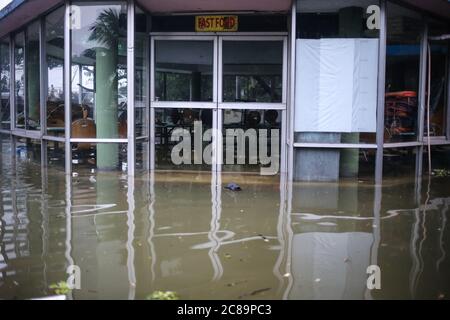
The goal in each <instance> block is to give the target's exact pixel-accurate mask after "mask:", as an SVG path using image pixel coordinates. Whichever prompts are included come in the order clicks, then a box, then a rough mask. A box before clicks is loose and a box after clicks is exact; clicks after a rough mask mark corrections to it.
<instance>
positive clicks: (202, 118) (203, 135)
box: [155, 108, 213, 170]
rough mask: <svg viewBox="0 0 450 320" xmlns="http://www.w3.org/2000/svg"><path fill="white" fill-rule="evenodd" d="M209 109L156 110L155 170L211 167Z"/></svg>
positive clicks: (204, 168)
mask: <svg viewBox="0 0 450 320" xmlns="http://www.w3.org/2000/svg"><path fill="white" fill-rule="evenodd" d="M212 113H213V112H212V110H211V109H187V108H161V109H155V159H156V160H155V162H156V169H164V170H170V169H176V170H211V161H212V158H211V155H212V154H211V148H212V131H211V130H210V129H212Z"/></svg>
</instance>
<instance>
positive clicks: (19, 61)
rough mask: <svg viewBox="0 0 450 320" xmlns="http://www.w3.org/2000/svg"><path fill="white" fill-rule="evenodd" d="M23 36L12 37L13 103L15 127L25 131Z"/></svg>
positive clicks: (19, 34)
mask: <svg viewBox="0 0 450 320" xmlns="http://www.w3.org/2000/svg"><path fill="white" fill-rule="evenodd" d="M24 66H25V34H24V33H23V32H20V33H18V34H16V35H15V37H14V79H15V84H14V103H15V106H14V107H15V117H16V121H15V127H16V128H20V129H25V70H24Z"/></svg>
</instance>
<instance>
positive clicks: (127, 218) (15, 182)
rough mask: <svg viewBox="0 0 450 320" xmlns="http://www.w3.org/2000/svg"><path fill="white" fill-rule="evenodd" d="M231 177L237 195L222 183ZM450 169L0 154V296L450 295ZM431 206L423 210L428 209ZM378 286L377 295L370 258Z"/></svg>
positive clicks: (240, 296)
mask: <svg viewBox="0 0 450 320" xmlns="http://www.w3.org/2000/svg"><path fill="white" fill-rule="evenodd" d="M230 181H233V182H237V183H238V184H240V186H241V187H242V191H240V192H232V191H229V190H226V189H224V185H225V184H226V183H228V182H230ZM449 186H450V178H433V179H432V180H431V183H430V184H428V180H427V179H424V181H422V182H419V183H415V182H414V180H411V179H407V178H405V179H400V178H397V179H386V180H385V183H384V186H383V187H382V188H375V187H374V186H373V185H372V184H371V183H370V182H366V181H343V182H341V183H295V184H286V183H285V182H284V177H261V176H245V175H240V176H239V175H236V174H233V175H231V174H225V173H224V174H222V175H220V176H217V175H212V174H210V173H181V172H179V173H173V172H172V173H169V172H159V173H156V172H155V173H147V174H142V175H138V176H137V177H135V178H134V179H131V178H127V176H126V175H123V174H121V173H102V174H95V175H90V174H83V173H80V174H79V175H78V176H73V177H70V176H69V177H68V176H65V175H64V173H63V172H62V171H60V170H57V169H55V168H48V169H42V170H41V166H40V165H39V164H34V163H30V162H28V161H18V162H17V163H15V164H13V163H12V162H11V161H10V157H8V156H5V154H3V157H2V161H1V176H0V192H1V193H0V298H2V299H29V298H37V297H44V296H48V295H53V294H54V292H53V290H52V289H50V288H49V286H50V285H51V284H54V283H57V282H59V281H65V280H66V279H67V277H68V275H67V274H66V268H67V267H68V266H69V265H77V266H79V268H80V271H81V274H80V275H81V288H80V289H75V290H73V291H72V292H70V293H69V294H67V297H68V298H70V299H110V298H111V299H145V298H146V297H147V296H148V295H149V294H151V293H152V292H154V291H175V292H176V293H177V294H178V295H179V297H180V298H181V299H421V298H425V299H447V298H448V297H450V258H449V256H450V252H449V251H450V249H449V245H450V228H449V227H450V226H449V221H450V218H449V206H450V188H449ZM425 203H426V205H425ZM370 265H377V266H379V268H380V279H381V282H380V284H381V288H380V289H372V290H369V289H368V288H367V279H368V276H369V274H368V273H367V272H366V270H367V268H368V266H370Z"/></svg>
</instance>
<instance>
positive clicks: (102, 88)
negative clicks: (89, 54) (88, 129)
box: [95, 45, 119, 170]
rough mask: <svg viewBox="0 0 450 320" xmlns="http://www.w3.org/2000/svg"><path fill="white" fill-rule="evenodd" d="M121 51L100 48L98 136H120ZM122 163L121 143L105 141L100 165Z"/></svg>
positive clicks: (105, 167)
mask: <svg viewBox="0 0 450 320" xmlns="http://www.w3.org/2000/svg"><path fill="white" fill-rule="evenodd" d="M117 64H118V52H117V45H112V46H111V49H105V48H98V49H97V50H96V67H95V78H96V79H95V85H96V94H95V108H96V118H95V120H96V126H97V138H117V137H118V131H119V130H118V103H117V94H118V80H117ZM118 164H119V145H118V144H115V143H103V144H98V145H97V168H98V169H99V170H115V169H117V166H118Z"/></svg>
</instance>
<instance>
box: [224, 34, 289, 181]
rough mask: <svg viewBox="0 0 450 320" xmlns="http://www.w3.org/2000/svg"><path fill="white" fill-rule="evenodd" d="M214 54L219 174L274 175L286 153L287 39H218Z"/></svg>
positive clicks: (277, 171)
mask: <svg viewBox="0 0 450 320" xmlns="http://www.w3.org/2000/svg"><path fill="white" fill-rule="evenodd" d="M219 54H220V56H219V85H218V90H219V103H218V107H219V112H218V124H219V127H220V129H221V131H222V144H221V148H219V149H218V157H219V159H218V161H222V166H221V167H219V169H221V170H222V171H232V172H242V173H260V174H262V175H275V174H278V173H279V172H280V160H281V155H282V154H284V151H285V150H284V147H283V144H282V141H285V140H284V136H283V137H282V135H283V130H282V129H283V128H284V122H285V120H284V118H285V110H286V39H285V38H284V37H261V36H253V37H249V36H238V37H235V36H223V37H220V38H219ZM282 149H283V150H282ZM283 159H284V157H283Z"/></svg>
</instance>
